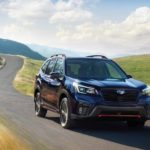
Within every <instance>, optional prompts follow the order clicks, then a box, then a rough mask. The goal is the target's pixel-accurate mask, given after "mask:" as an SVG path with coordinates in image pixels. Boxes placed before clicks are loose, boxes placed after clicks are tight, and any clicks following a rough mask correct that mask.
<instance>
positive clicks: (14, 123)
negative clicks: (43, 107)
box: [0, 56, 150, 150]
mask: <svg viewBox="0 0 150 150" xmlns="http://www.w3.org/2000/svg"><path fill="white" fill-rule="evenodd" d="M5 58H6V61H7V64H6V66H5V67H4V68H3V69H2V70H0V116H1V117H3V118H5V119H7V120H8V122H9V124H8V125H9V127H10V129H12V130H14V131H15V132H16V133H17V134H18V136H19V137H20V138H21V139H22V140H23V141H24V142H26V143H27V144H29V145H31V146H32V147H33V148H34V149H39V150H48V149H49V150H101V149H102V150H103V149H104V150H109V149H110V150H112V149H114V150H128V149H147V150H150V121H147V123H146V126H145V128H144V129H142V130H131V129H128V127H127V126H126V124H124V123H122V122H121V123H118V122H117V123H116V122H102V121H91V120H90V121H81V122H79V123H78V125H77V126H76V128H75V129H73V130H65V129H62V128H61V126H60V124H59V119H58V115H57V114H55V113H52V112H49V113H48V115H47V118H46V119H42V118H38V117H36V116H35V114H34V103H33V98H32V97H28V96H24V95H21V94H19V93H18V92H16V91H15V89H14V88H13V86H12V81H13V79H14V77H15V75H16V72H17V71H18V70H19V69H20V68H21V67H22V64H23V60H22V59H21V58H18V57H14V56H5Z"/></svg>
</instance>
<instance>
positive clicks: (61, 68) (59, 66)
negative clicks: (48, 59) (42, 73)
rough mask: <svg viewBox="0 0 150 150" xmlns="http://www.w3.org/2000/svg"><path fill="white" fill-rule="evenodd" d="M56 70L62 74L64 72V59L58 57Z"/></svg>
mask: <svg viewBox="0 0 150 150" xmlns="http://www.w3.org/2000/svg"><path fill="white" fill-rule="evenodd" d="M54 72H58V73H60V74H61V75H63V73H64V61H63V59H62V58H58V60H57V63H56V65H55V68H54Z"/></svg>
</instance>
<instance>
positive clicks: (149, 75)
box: [115, 54, 150, 85]
mask: <svg viewBox="0 0 150 150" xmlns="http://www.w3.org/2000/svg"><path fill="white" fill-rule="evenodd" d="M115 61H116V62H117V63H118V64H119V65H121V67H122V68H123V69H124V70H125V71H126V73H127V74H130V75H132V76H133V77H134V78H135V79H138V80H141V81H143V82H145V83H146V84H149V85H150V54H147V55H135V56H129V57H122V58H117V59H115Z"/></svg>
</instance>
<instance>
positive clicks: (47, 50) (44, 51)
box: [28, 44, 85, 57]
mask: <svg viewBox="0 0 150 150" xmlns="http://www.w3.org/2000/svg"><path fill="white" fill-rule="evenodd" d="M28 46H29V47H30V48H31V49H33V50H34V51H36V52H38V53H40V54H41V55H43V56H45V57H50V56H51V55H54V54H66V55H67V56H80V55H81V56H82V55H85V54H84V53H82V52H80V53H77V52H75V51H73V50H68V49H62V48H54V47H48V46H43V45H38V44H28Z"/></svg>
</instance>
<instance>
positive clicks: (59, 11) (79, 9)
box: [50, 0, 92, 23]
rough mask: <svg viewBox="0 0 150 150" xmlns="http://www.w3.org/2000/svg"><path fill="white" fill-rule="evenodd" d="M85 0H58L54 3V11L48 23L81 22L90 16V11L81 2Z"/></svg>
mask: <svg viewBox="0 0 150 150" xmlns="http://www.w3.org/2000/svg"><path fill="white" fill-rule="evenodd" d="M86 1H87V0H68V1H64V0H60V1H58V2H57V3H56V4H55V11H54V13H53V15H52V16H51V17H50V23H66V22H81V21H82V22H83V21H85V20H89V19H91V18H92V13H91V12H90V11H88V10H86V9H85V8H83V4H84V3H85V2H86Z"/></svg>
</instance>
